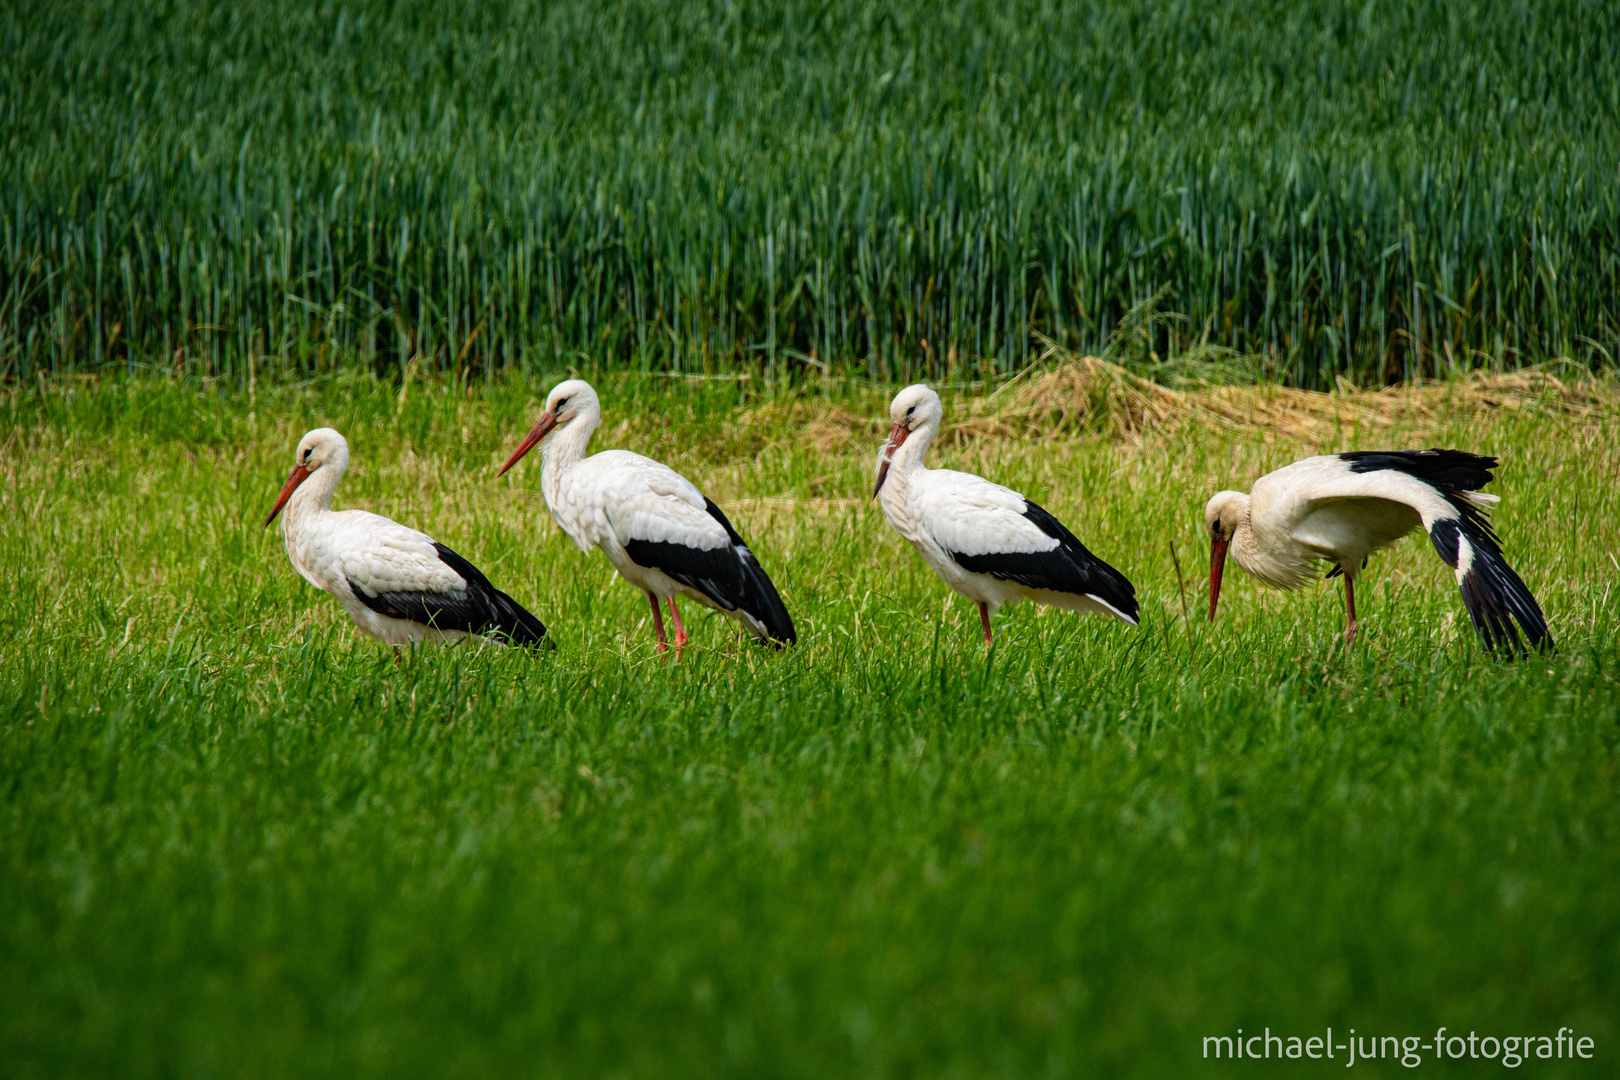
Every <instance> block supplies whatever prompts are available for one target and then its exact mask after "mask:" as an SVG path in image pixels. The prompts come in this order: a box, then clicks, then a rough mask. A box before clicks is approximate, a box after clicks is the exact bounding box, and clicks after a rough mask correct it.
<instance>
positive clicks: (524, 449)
mask: <svg viewBox="0 0 1620 1080" xmlns="http://www.w3.org/2000/svg"><path fill="white" fill-rule="evenodd" d="M556 426H557V414H556V413H554V412H545V413H541V414H540V422H539V423H537V424H535V425H534V427H533V428H532V429H531V430H530V431H529V433H528V434H527V435H525V436H524V437H523V441H522V442H521V443H519V444H518V448H517V449H516V450H514V451H512V456H511V457H509V458H507V459H506V464H505V465H502V466H501V471H500V472H498V473H496V474H495V475H496V476H505V475H506V470H507V469H510V468H511V467H512V466H514V465H516V464H517V463H518V460H519V459H520V458H522V457H523V455H524V454H527V453H528V452H529V451H530V450H533V449H534V448H535V447H536V446H538V445H539V444H540V440H541V439H543V438H545V437H546V436H547V435H549V434H551V429H552V428H554V427H556Z"/></svg>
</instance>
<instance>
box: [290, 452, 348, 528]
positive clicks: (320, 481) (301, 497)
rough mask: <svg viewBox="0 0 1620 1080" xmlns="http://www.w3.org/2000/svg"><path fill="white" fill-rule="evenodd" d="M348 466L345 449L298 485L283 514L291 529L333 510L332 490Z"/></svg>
mask: <svg viewBox="0 0 1620 1080" xmlns="http://www.w3.org/2000/svg"><path fill="white" fill-rule="evenodd" d="M348 467H349V455H348V452H347V451H345V452H343V453H340V454H338V455H336V456H335V457H333V458H332V460H330V461H328V462H327V463H326V464H325V465H322V466H321V467H320V468H318V469H316V470H315V471H314V472H312V473H310V474H309V479H308V480H305V481H304V482H303V483H302V484H299V485H298V490H297V491H295V492H293V493H292V498H290V499H288V500H287V509H286V511H285V512H284V515H283V518H284V520H285V521H286V523H287V524H286V528H287V529H288V530H289V531H296V530H298V529H301V528H303V527H304V525H305V524H306V523H307V522H308V521H310V520H311V519H312V518H315V517H318V516H319V515H321V514H329V513H331V512H332V492H334V491H336V490H337V486H338V481H339V480H342V479H343V472H344V470H346V469H347V468H348Z"/></svg>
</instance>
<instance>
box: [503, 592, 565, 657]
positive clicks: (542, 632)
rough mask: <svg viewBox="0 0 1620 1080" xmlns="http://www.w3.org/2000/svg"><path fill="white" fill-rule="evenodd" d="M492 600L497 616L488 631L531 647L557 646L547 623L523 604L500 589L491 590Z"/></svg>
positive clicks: (514, 642)
mask: <svg viewBox="0 0 1620 1080" xmlns="http://www.w3.org/2000/svg"><path fill="white" fill-rule="evenodd" d="M490 600H491V602H492V604H493V606H494V608H495V614H496V615H497V618H496V619H495V620H494V622H493V624H492V625H491V627H490V629H489V630H488V631H486V633H497V634H501V635H504V636H505V637H506V638H507V639H508V640H509V641H511V642H512V644H514V645H522V646H524V647H525V648H530V649H534V648H538V647H540V646H541V645H545V646H547V647H549V648H556V647H557V643H556V642H554V641H552V640H551V639H550V638H549V637H547V636H546V624H545V623H543V622H541V621H540V620H539V619H537V618H536V617H535V616H533V615H531V614H530V613H529V611H528V609H526V608H525V607H524V606H523V605H522V604H520V603H518V602H517V601H516V600H514V599H512V598H511V597H510V596H507V595H506V594H505V593H503V592H501V590H499V589H492V590H491V596H490Z"/></svg>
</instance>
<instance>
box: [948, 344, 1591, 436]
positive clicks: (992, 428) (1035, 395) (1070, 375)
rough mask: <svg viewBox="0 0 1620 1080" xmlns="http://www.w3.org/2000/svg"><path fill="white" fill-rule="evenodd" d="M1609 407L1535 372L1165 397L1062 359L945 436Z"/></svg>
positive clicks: (1146, 382)
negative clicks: (1331, 388)
mask: <svg viewBox="0 0 1620 1080" xmlns="http://www.w3.org/2000/svg"><path fill="white" fill-rule="evenodd" d="M1049 355H1050V354H1049ZM1617 407H1620V388H1617V387H1616V386H1615V384H1614V383H1613V381H1612V380H1603V381H1599V380H1595V379H1591V378H1581V379H1560V378H1558V377H1557V376H1555V375H1553V374H1552V373H1550V372H1548V371H1545V370H1538V369H1527V370H1523V371H1518V372H1513V373H1509V374H1490V373H1486V372H1473V373H1470V374H1468V375H1465V376H1462V377H1460V378H1458V379H1454V380H1450V381H1446V382H1435V383H1429V384H1426V385H1410V384H1409V385H1402V386H1393V387H1387V388H1384V389H1381V390H1372V391H1364V390H1359V389H1357V388H1356V387H1354V386H1352V385H1350V384H1348V383H1344V382H1341V383H1340V386H1339V388H1338V389H1337V390H1335V391H1334V392H1332V393H1323V392H1319V391H1313V390H1296V389H1291V388H1288V387H1281V386H1268V385H1262V386H1206V387H1198V388H1195V389H1174V388H1171V387H1167V386H1161V385H1160V384H1158V383H1155V382H1153V381H1152V380H1150V379H1146V378H1143V377H1142V376H1140V375H1136V374H1134V373H1132V372H1130V371H1128V370H1126V369H1125V368H1123V367H1120V366H1119V365H1118V364H1114V363H1110V362H1109V361H1107V360H1103V359H1099V358H1098V357H1094V356H1065V357H1061V358H1058V359H1057V360H1056V362H1055V363H1052V362H1048V363H1045V364H1043V365H1042V366H1041V367H1039V368H1034V369H1031V371H1030V372H1029V373H1028V374H1027V375H1025V376H1021V377H1020V378H1018V379H1015V380H1013V381H1012V382H1010V383H1008V384H1006V385H1005V386H1003V387H1001V388H1000V389H998V390H997V391H996V392H995V393H993V394H991V395H990V396H989V397H988V399H987V400H986V401H985V403H984V406H983V407H982V408H981V409H974V410H973V412H974V413H976V415H972V416H971V417H970V418H968V419H965V420H963V421H962V422H960V423H958V424H956V425H954V426H952V427H950V428H948V429H947V431H946V433H945V434H947V435H949V436H951V437H953V438H954V439H955V440H957V441H962V440H966V439H972V438H977V437H982V436H993V435H1013V434H1019V435H1026V436H1027V435H1031V434H1037V433H1041V434H1047V435H1050V434H1051V433H1053V432H1056V431H1062V432H1074V433H1078V432H1081V431H1089V432H1094V433H1111V434H1114V435H1116V436H1119V437H1139V436H1141V435H1143V434H1147V433H1150V432H1167V431H1175V430H1179V429H1180V428H1182V427H1185V426H1186V425H1188V424H1197V425H1209V424H1227V425H1233V426H1241V427H1252V428H1257V429H1260V430H1262V431H1264V432H1266V433H1268V434H1271V435H1276V436H1283V437H1286V438H1295V439H1304V440H1311V439H1314V438H1316V437H1318V436H1320V435H1324V434H1326V433H1328V432H1332V431H1338V430H1342V429H1345V428H1354V427H1374V428H1377V427H1392V426H1394V425H1395V424H1396V423H1398V422H1405V423H1407V424H1411V423H1419V424H1421V423H1423V422H1424V421H1429V420H1433V421H1438V420H1440V419H1441V418H1442V417H1445V416H1448V415H1455V414H1456V413H1458V412H1482V411H1484V412H1489V411H1495V410H1516V411H1517V410H1534V411H1544V412H1550V413H1558V414H1562V415H1565V416H1571V417H1579V418H1594V419H1596V418H1599V417H1603V416H1609V415H1613V414H1614V413H1615V412H1616V411H1617Z"/></svg>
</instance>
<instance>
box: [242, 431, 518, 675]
mask: <svg viewBox="0 0 1620 1080" xmlns="http://www.w3.org/2000/svg"><path fill="white" fill-rule="evenodd" d="M296 462H297V464H295V465H294V466H293V471H292V475H291V476H289V477H287V484H286V486H285V487H283V488H282V489H281V495H280V496H278V497H277V499H276V505H275V506H274V507H273V508H272V509H271V511H270V516H269V517H267V518H265V519H264V524H265V528H269V527H270V523H271V522H273V521H275V520H276V515H277V514H280V513H281V511H282V508H283V507H286V510H287V515H286V516H285V517H284V518H282V519H281V536H282V540H283V542H284V543H285V544H286V545H287V557H288V558H290V559H291V560H292V564H293V568H294V569H295V570H297V571H298V572H299V573H300V574H302V575H303V577H304V580H305V581H307V582H309V583H310V584H311V585H313V586H315V587H316V588H317V589H324V590H325V591H327V592H329V593H331V594H332V595H333V596H335V597H337V598H338V602H339V603H341V604H342V605H343V606H344V608H345V609H346V610H347V611H348V612H349V615H350V616H352V617H353V619H354V623H355V625H356V626H358V627H359V628H360V630H361V632H362V633H364V634H368V635H370V636H371V637H374V638H376V639H377V640H378V641H381V642H383V643H384V644H387V645H392V646H393V647H394V658H395V660H398V659H399V647H400V646H401V645H409V644H412V643H414V642H419V641H431V642H436V643H439V644H448V643H450V642H454V641H459V640H461V639H462V638H465V637H467V636H468V635H470V634H478V635H484V636H487V637H489V638H490V639H491V640H494V641H496V642H497V643H502V642H510V643H512V644H516V645H525V646H536V645H539V644H540V643H541V642H542V641H544V639H545V635H546V628H545V626H544V625H543V624H542V623H541V622H540V620H539V619H537V618H535V617H534V616H533V615H531V614H529V613H528V612H527V611H525V610H523V608H522V607H521V606H519V605H518V603H517V602H516V601H515V600H513V599H512V598H511V597H510V596H507V595H506V594H505V593H503V592H501V591H500V590H499V589H497V588H496V587H495V586H493V585H491V584H490V583H489V579H488V578H486V577H485V576H484V575H483V574H481V573H480V572H479V571H478V568H477V567H475V566H473V565H472V564H471V563H469V562H468V561H467V560H466V559H463V558H462V557H461V556H460V555H457V554H456V553H455V552H453V551H451V550H450V549H449V548H447V547H445V546H444V545H443V544H441V543H439V542H438V541H436V540H434V539H433V538H432V537H431V536H428V535H427V534H426V533H419V532H417V531H416V530H415V529H408V528H406V527H405V526H403V525H400V524H398V523H397V522H393V521H390V520H388V519H387V518H385V517H379V516H378V515H376V514H368V513H366V512H365V511H364V510H333V509H332V492H333V490H334V489H335V488H336V487H337V485H338V481H339V480H341V479H343V471H344V470H345V469H347V468H348V467H349V444H348V441H347V440H345V439H344V438H343V436H342V435H340V434H338V433H337V432H336V431H333V430H332V429H331V428H316V429H315V430H314V431H311V432H310V433H309V434H308V435H305V436H304V437H303V438H302V439H301V440H299V443H298V451H297V457H296Z"/></svg>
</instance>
